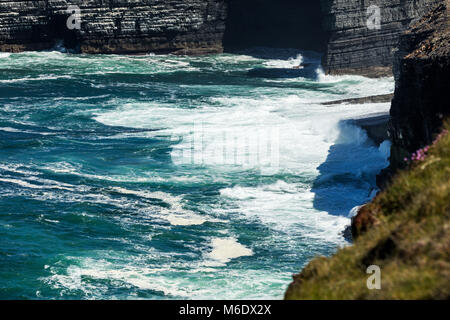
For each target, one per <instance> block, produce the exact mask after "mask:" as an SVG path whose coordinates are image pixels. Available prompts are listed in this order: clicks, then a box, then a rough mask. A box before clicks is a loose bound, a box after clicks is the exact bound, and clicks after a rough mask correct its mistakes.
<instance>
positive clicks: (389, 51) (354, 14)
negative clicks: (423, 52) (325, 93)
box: [321, 0, 442, 76]
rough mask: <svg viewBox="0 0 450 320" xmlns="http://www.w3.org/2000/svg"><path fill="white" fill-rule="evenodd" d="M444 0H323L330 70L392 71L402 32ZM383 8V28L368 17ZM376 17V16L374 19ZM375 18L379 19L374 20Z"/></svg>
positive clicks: (325, 61)
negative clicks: (376, 9) (372, 9)
mask: <svg viewBox="0 0 450 320" xmlns="http://www.w3.org/2000/svg"><path fill="white" fill-rule="evenodd" d="M440 2H442V0H372V1H368V0H361V1H347V0H321V5H322V10H323V13H324V18H323V19H324V28H325V30H326V31H327V32H328V34H329V41H328V46H327V52H326V55H325V57H324V59H323V66H324V70H325V72H326V73H331V74H363V75H368V76H383V75H391V74H392V73H391V67H392V61H393V56H394V50H395V48H396V47H397V44H398V39H399V36H400V34H401V33H402V32H404V31H405V30H406V29H407V28H408V26H409V24H410V23H411V21H413V20H414V19H417V18H419V17H422V16H423V15H424V14H425V13H426V12H428V11H429V10H430V9H431V8H433V7H434V6H435V5H436V4H437V3H440ZM373 5H374V6H377V7H378V8H379V9H380V11H379V13H380V15H379V16H380V18H381V20H380V28H379V29H378V28H376V27H375V26H374V23H372V24H371V28H369V27H368V25H367V21H368V20H369V18H371V17H374V14H375V12H374V11H371V12H368V8H369V7H370V6H373ZM371 21H372V20H371ZM373 22H375V21H374V20H373Z"/></svg>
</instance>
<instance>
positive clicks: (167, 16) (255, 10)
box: [0, 0, 442, 76]
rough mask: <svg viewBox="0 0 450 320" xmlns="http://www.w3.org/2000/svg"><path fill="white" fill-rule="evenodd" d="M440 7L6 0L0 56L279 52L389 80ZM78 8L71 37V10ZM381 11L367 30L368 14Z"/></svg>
mask: <svg viewBox="0 0 450 320" xmlns="http://www.w3.org/2000/svg"><path fill="white" fill-rule="evenodd" d="M439 1H442V0H371V1H369V0H363V1H362V0H361V1H359V0H358V1H357V0H320V1H318V0H303V1H296V0H278V1H271V0H132V1H129V0H35V1H33V0H32V1H25V0H16V1H12V0H2V1H0V50H1V51H22V50H41V49H48V48H51V47H52V46H54V45H55V42H56V41H57V40H63V41H64V45H65V46H66V47H69V48H74V49H78V50H79V51H81V52H85V53H148V52H156V53H158V52H159V53H166V52H172V53H180V54H197V53H211V52H221V51H222V50H223V47H224V46H225V47H226V48H235V47H243V46H277V47H292V48H301V49H310V50H316V51H321V52H324V53H325V54H324V60H323V61H324V63H323V64H324V69H325V71H326V72H327V73H335V74H336V73H358V74H366V75H374V76H376V75H386V74H389V73H390V67H391V65H392V57H393V49H394V48H395V47H396V45H397V41H398V36H399V34H400V33H401V32H402V31H404V30H405V29H406V28H407V26H408V25H409V23H410V22H411V21H412V20H414V19H416V18H418V17H420V16H422V15H423V14H424V13H425V12H427V11H428V10H429V9H430V7H431V6H433V5H434V4H436V3H437V2H439ZM70 5H76V6H78V7H79V8H80V10H81V11H80V19H81V25H80V28H79V29H68V28H67V27H66V21H67V18H68V17H69V16H70V14H71V13H70V12H67V11H66V10H67V8H68V7H69V6H70ZM372 5H376V6H377V7H378V8H379V9H380V17H381V21H380V28H379V29H377V28H375V29H372V30H371V29H370V28H368V26H367V21H368V20H369V18H371V14H372V13H369V14H368V11H367V10H368V8H369V7H370V6H372Z"/></svg>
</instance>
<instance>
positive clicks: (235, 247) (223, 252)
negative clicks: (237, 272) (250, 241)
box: [207, 238, 253, 265]
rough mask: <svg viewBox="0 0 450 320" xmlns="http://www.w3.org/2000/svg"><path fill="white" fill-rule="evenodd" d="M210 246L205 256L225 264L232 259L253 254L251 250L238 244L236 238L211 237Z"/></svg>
mask: <svg viewBox="0 0 450 320" xmlns="http://www.w3.org/2000/svg"><path fill="white" fill-rule="evenodd" d="M211 247H212V250H211V252H209V253H208V254H207V258H209V259H212V260H213V261H215V262H218V263H219V264H226V263H228V262H230V261H231V260H232V259H236V258H239V257H244V256H252V255H253V251H252V250H251V249H249V248H247V247H245V246H243V245H242V244H240V243H239V242H238V241H237V239H236V238H213V239H212V240H211ZM213 265H214V263H213Z"/></svg>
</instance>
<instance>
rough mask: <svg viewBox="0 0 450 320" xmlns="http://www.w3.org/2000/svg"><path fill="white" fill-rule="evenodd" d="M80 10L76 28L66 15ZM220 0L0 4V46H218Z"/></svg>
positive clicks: (137, 49) (105, 49) (117, 49)
mask: <svg viewBox="0 0 450 320" xmlns="http://www.w3.org/2000/svg"><path fill="white" fill-rule="evenodd" d="M73 5H75V6H78V7H79V9H80V12H79V16H78V17H79V18H80V22H81V24H80V28H73V29H69V28H67V24H66V23H67V20H68V18H69V17H70V16H71V14H72V13H76V12H75V11H69V12H68V11H67V9H68V8H69V6H73ZM226 8H227V6H226V3H225V1H224V0H182V1H181V0H132V1H130V0H46V1H9V0H6V1H5V0H2V1H1V3H0V50H1V51H23V50H41V49H48V48H51V47H52V46H54V45H55V42H56V41H57V40H62V41H64V45H65V46H66V47H73V48H77V49H78V50H79V51H81V52H84V53H148V52H179V53H186V54H194V53H210V52H220V51H222V38H223V33H224V30H225V19H226Z"/></svg>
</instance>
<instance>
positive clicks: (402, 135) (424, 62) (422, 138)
mask: <svg viewBox="0 0 450 320" xmlns="http://www.w3.org/2000/svg"><path fill="white" fill-rule="evenodd" d="M447 3H448V1H447ZM448 14H449V8H448V7H447V9H446V7H445V5H444V4H442V5H440V6H439V7H438V8H436V9H435V10H434V11H433V12H431V13H430V14H428V15H426V16H425V17H424V18H423V19H422V20H421V21H420V22H418V23H417V24H415V25H414V26H413V27H412V28H411V29H410V30H409V31H408V32H406V33H405V34H404V35H402V37H401V39H400V45H399V51H398V52H397V54H396V59H395V62H394V74H395V78H396V89H395V95H394V99H393V101H392V108H391V119H392V120H391V128H390V134H391V138H392V140H393V146H392V152H391V167H392V169H393V170H394V171H395V170H396V169H397V168H402V167H404V165H405V161H404V158H405V157H410V155H411V153H413V152H415V151H416V150H418V149H419V148H422V147H424V146H425V145H428V144H430V143H431V142H432V141H433V139H434V138H435V136H436V134H437V133H438V132H439V131H440V129H441V126H442V122H443V119H445V118H447V117H448V116H450V92H449V88H450V61H449V57H450V46H449V43H450V25H449V16H448Z"/></svg>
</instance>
